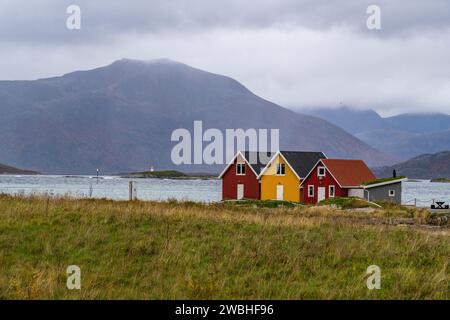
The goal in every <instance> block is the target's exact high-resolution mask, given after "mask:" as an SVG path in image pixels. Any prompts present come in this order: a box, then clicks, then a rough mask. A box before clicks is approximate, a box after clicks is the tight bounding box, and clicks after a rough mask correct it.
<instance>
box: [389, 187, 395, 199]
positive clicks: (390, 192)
mask: <svg viewBox="0 0 450 320" xmlns="http://www.w3.org/2000/svg"><path fill="white" fill-rule="evenodd" d="M388 195H389V197H395V190H394V189H389V193H388Z"/></svg>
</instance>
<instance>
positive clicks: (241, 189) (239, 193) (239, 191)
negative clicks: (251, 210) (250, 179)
mask: <svg viewBox="0 0 450 320" xmlns="http://www.w3.org/2000/svg"><path fill="white" fill-rule="evenodd" d="M237 199H238V200H241V199H244V185H243V184H238V185H237Z"/></svg>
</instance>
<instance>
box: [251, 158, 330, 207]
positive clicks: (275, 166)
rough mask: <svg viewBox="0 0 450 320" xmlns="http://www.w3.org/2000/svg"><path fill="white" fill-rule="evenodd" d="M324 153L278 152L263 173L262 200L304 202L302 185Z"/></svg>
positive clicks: (261, 175)
mask: <svg viewBox="0 0 450 320" xmlns="http://www.w3.org/2000/svg"><path fill="white" fill-rule="evenodd" d="M319 159H326V156H325V155H324V154H323V153H322V152H308V151H278V152H277V153H276V154H275V155H274V157H273V158H272V159H271V160H270V162H269V163H268V164H267V166H266V167H265V168H264V169H263V170H262V171H261V173H260V175H259V179H260V181H261V200H283V201H293V202H300V201H302V195H301V194H302V192H301V191H302V190H301V188H300V184H301V182H302V179H303V178H305V177H306V176H307V175H308V173H309V172H310V171H311V169H312V168H313V167H314V165H315V164H316V163H317V161H319Z"/></svg>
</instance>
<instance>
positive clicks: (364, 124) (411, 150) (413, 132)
mask: <svg viewBox="0 0 450 320" xmlns="http://www.w3.org/2000/svg"><path fill="white" fill-rule="evenodd" d="M305 112H306V113H307V114H310V115H314V116H317V117H319V118H322V119H325V120H327V121H329V122H331V123H333V124H335V125H337V126H339V127H340V128H342V129H344V130H345V131H347V132H349V133H351V134H353V135H354V136H355V137H357V138H358V139H360V140H362V141H364V142H366V143H367V144H369V145H371V146H373V147H374V148H376V149H378V150H381V151H383V152H385V153H388V154H391V155H394V156H397V157H398V158H400V159H403V160H406V159H410V158H412V157H415V156H418V155H421V154H426V153H436V152H440V151H445V150H450V115H448V114H442V113H416V114H400V115H397V116H392V117H385V118H383V117H381V116H380V115H379V114H378V113H377V112H375V111H373V110H363V111H359V110H354V109H351V108H349V107H340V108H336V109H331V108H322V109H312V110H305Z"/></svg>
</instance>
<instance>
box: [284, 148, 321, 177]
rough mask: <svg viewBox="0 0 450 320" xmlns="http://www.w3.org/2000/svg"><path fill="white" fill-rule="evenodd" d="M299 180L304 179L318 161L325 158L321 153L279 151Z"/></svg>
mask: <svg viewBox="0 0 450 320" xmlns="http://www.w3.org/2000/svg"><path fill="white" fill-rule="evenodd" d="M280 152H281V154H282V155H283V157H285V158H286V160H287V162H289V164H290V165H291V167H292V169H294V170H295V172H296V173H297V174H298V176H299V177H300V178H304V177H306V175H307V174H308V173H309V172H310V171H311V169H312V168H313V167H314V165H315V164H316V163H317V161H319V159H326V158H327V157H326V156H325V155H324V154H323V153H322V152H310V151H280Z"/></svg>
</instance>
